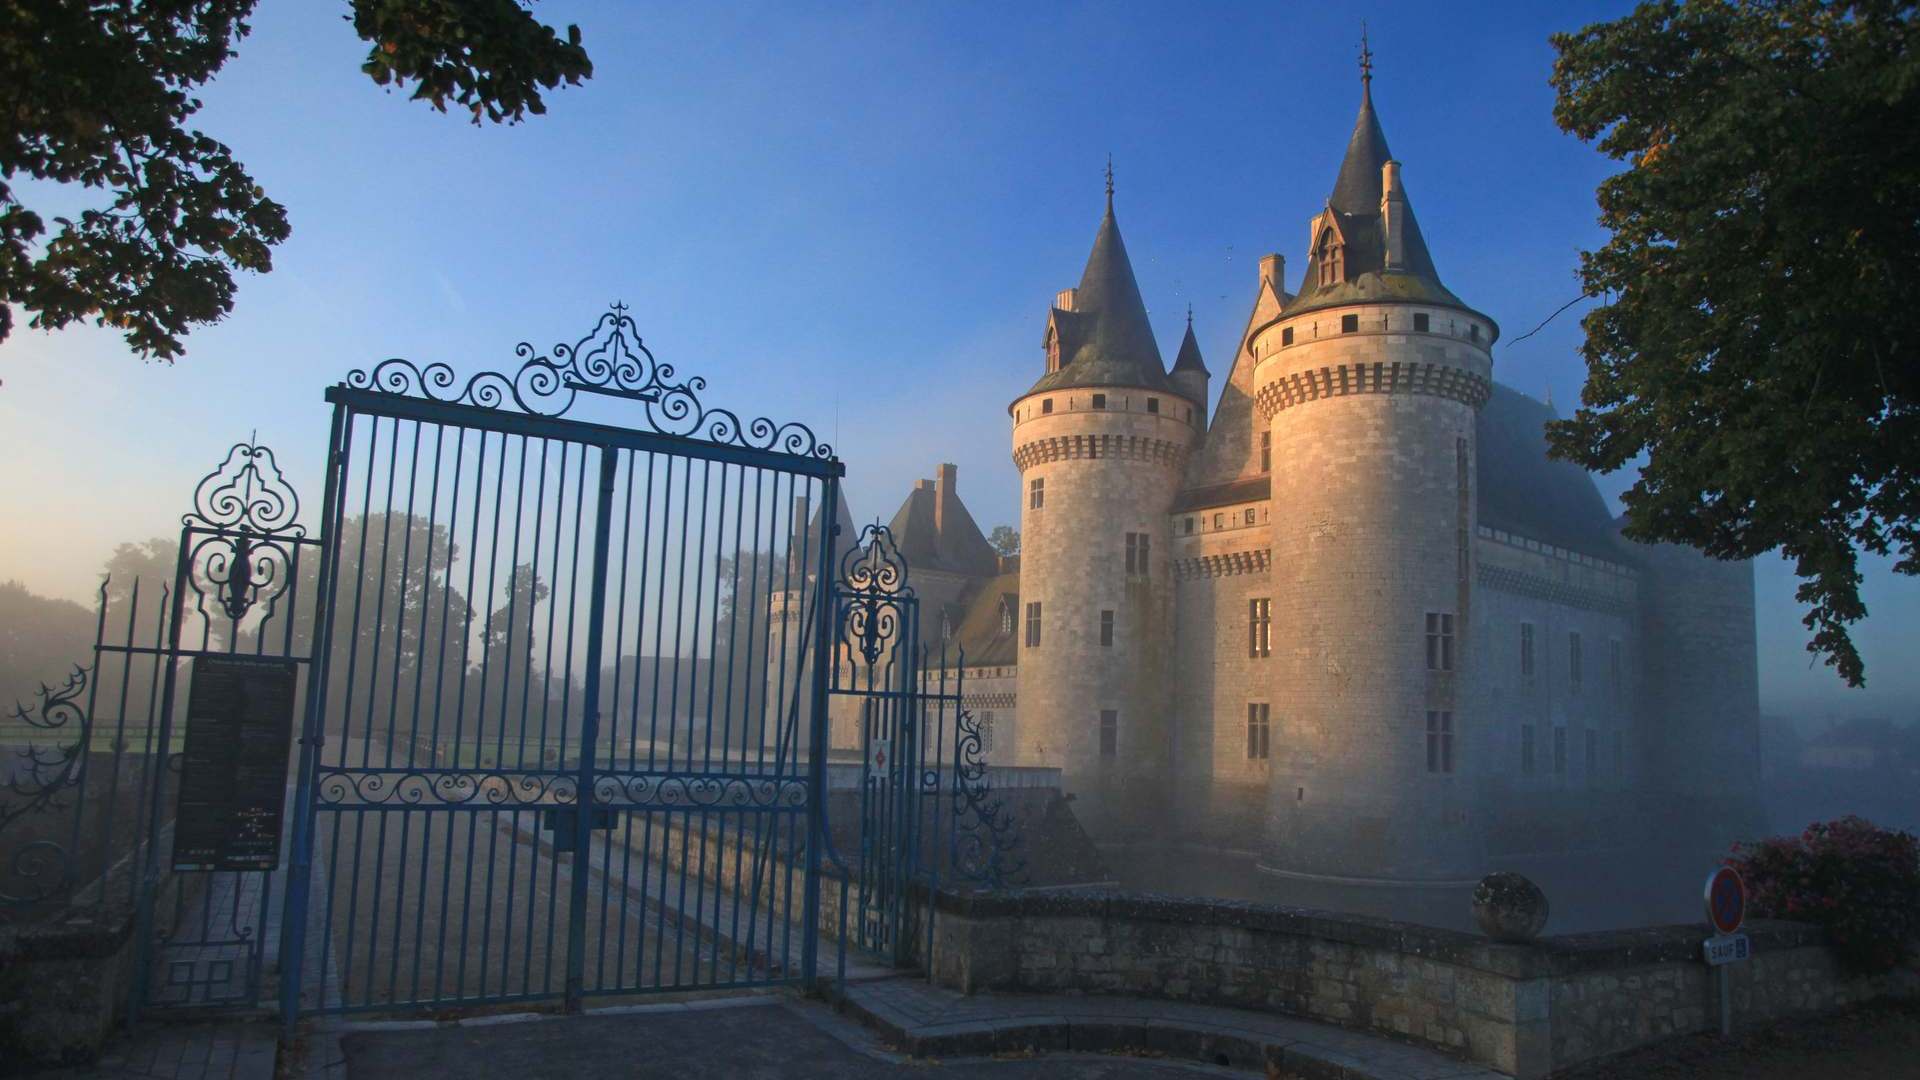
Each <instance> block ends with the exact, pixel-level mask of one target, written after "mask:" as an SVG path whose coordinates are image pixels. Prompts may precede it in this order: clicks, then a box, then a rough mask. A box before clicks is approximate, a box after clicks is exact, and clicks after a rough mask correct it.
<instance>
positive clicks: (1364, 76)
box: [1360, 19, 1373, 97]
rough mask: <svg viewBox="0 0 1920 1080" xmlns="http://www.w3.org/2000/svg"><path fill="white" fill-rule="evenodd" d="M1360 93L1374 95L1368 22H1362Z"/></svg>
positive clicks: (1362, 20)
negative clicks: (1368, 43) (1368, 42)
mask: <svg viewBox="0 0 1920 1080" xmlns="http://www.w3.org/2000/svg"><path fill="white" fill-rule="evenodd" d="M1360 92H1361V93H1362V94H1365V95H1367V96H1369V97H1371V96H1372V94H1373V50H1372V49H1371V48H1369V47H1368V45H1367V20H1365V19H1361V20H1360Z"/></svg>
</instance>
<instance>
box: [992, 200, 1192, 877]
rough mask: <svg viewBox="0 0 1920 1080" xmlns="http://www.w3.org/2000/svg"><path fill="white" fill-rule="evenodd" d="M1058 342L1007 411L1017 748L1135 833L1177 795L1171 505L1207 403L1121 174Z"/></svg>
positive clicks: (1107, 828) (1071, 293) (1102, 837)
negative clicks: (1194, 388)
mask: <svg viewBox="0 0 1920 1080" xmlns="http://www.w3.org/2000/svg"><path fill="white" fill-rule="evenodd" d="M1044 346H1045V349H1046V356H1047V360H1046V371H1045V373H1044V374H1043V375H1042V376H1041V377H1040V380H1039V381H1038V382H1036V383H1035V384H1034V385H1033V388H1032V389H1031V390H1029V391H1027V392H1026V393H1025V394H1023V395H1021V396H1020V397H1019V398H1017V399H1015V400H1014V402H1013V404H1012V405H1011V406H1010V407H1009V409H1008V411H1009V413H1010V414H1011V415H1012V418H1013V460H1014V464H1015V465H1017V466H1018V467H1019V469H1020V478H1021V508H1022V509H1021V514H1020V549H1021V550H1020V610H1019V612H1018V626H1017V628H1016V635H1017V640H1018V642H1019V648H1020V654H1019V657H1020V658H1019V664H1018V666H1017V669H1016V670H1017V672H1018V676H1017V677H1018V700H1019V703H1020V706H1019V707H1020V725H1019V737H1018V741H1017V745H1016V751H1015V753H1016V759H1017V762H1018V763H1019V764H1021V765H1038V766H1047V767H1052V768H1058V769H1060V770H1062V773H1063V787H1064V790H1065V791H1067V792H1068V793H1071V794H1072V795H1073V796H1074V798H1075V800H1076V801H1075V812H1076V814H1078V816H1079V817H1080V819H1081V821H1082V822H1083V823H1084V824H1085V825H1086V826H1087V828H1088V830H1089V832H1090V833H1091V834H1092V835H1093V837H1094V838H1095V839H1096V840H1099V841H1102V842H1109V843H1126V842H1129V841H1131V840H1134V839H1137V838H1140V837H1142V836H1143V835H1145V834H1146V833H1147V831H1148V830H1149V829H1153V828H1155V827H1156V824H1157V825H1161V826H1163V825H1164V823H1165V820H1166V818H1165V813H1166V807H1167V806H1168V805H1169V804H1170V801H1171V800H1170V797H1169V796H1170V793H1169V792H1168V791H1167V784H1168V782H1169V780H1168V778H1169V776H1170V761H1171V747H1172V737H1171V730H1170V727H1169V724H1170V712H1171V692H1170V691H1171V681H1172V678H1173V670H1172V663H1171V656H1172V652H1173V647H1172V646H1173V638H1172V623H1173V607H1172V605H1173V583H1172V581H1171V580H1169V578H1170V569H1169V562H1168V558H1167V556H1168V553H1169V550H1170V548H1171V544H1170V540H1171V537H1170V535H1169V526H1168V518H1167V511H1168V508H1169V507H1170V506H1171V505H1172V502H1173V498H1174V494H1175V492H1176V490H1177V489H1178V488H1179V486H1180V478H1181V474H1182V472H1183V471H1184V469H1185V466H1186V460H1187V454H1188V452H1189V450H1190V448H1191V447H1192V445H1193V441H1194V436H1195V432H1196V430H1197V428H1198V426H1199V425H1200V424H1202V423H1203V422H1204V419H1203V417H1204V413H1205V401H1204V390H1203V391H1202V397H1203V400H1200V401H1194V400H1192V399H1190V398H1189V397H1187V396H1185V395H1184V394H1183V393H1182V392H1181V390H1179V389H1177V388H1176V387H1175V385H1174V384H1173V383H1172V382H1171V381H1170V380H1169V379H1168V376H1167V372H1166V370H1165V368H1164V366H1163V364H1162V361H1161V358H1160V350H1159V347H1158V345H1157V344H1156V343H1155V341H1154V337H1153V328H1152V326H1151V325H1150V324H1149V322H1148V320H1147V311H1146V306H1145V304H1144V303H1142V301H1141V298H1140V288H1139V285H1138V284H1137V283H1136V282H1135V280H1134V276H1133V267H1132V265H1131V264H1130V263H1129V261H1128V259H1127V249H1126V245H1125V244H1124V243H1122V242H1121V239H1120V228H1119V226H1118V224H1117V223H1116V222H1115V220H1114V216H1113V190H1112V184H1111V178H1109V184H1108V190H1107V212H1106V216H1105V217H1104V218H1103V219H1102V220H1101V222H1100V231H1099V234H1098V235H1097V236H1096V237H1095V239H1094V244H1093V252H1092V254H1090V255H1089V256H1088V258H1087V265H1086V270H1085V272H1084V273H1083V274H1082V275H1081V278H1080V285H1079V287H1077V288H1074V289H1069V290H1067V291H1065V292H1062V293H1060V294H1059V297H1058V299H1057V300H1056V302H1055V304H1054V308H1053V310H1052V312H1051V313H1050V316H1049V318H1048V320H1047V331H1046V337H1045V341H1044ZM1200 385H1201V386H1202V387H1204V382H1202V383H1201V384H1200Z"/></svg>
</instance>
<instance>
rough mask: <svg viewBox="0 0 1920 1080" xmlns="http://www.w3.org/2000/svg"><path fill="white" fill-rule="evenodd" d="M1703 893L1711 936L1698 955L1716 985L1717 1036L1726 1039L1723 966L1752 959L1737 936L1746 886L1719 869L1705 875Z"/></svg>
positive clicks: (1728, 1006)
mask: <svg viewBox="0 0 1920 1080" xmlns="http://www.w3.org/2000/svg"><path fill="white" fill-rule="evenodd" d="M1705 893H1706V895H1705V900H1706V906H1707V923H1708V924H1709V925H1711V926H1712V927H1713V931H1714V934H1713V936H1712V937H1710V938H1708V939H1707V940H1705V941H1703V942H1701V943H1700V951H1701V956H1702V958H1703V959H1705V960H1706V962H1707V964H1708V966H1710V967H1712V968H1713V970H1714V976H1715V979H1716V981H1718V983H1719V984H1720V985H1719V989H1720V1034H1721V1035H1723V1036H1729V1035H1732V1034H1733V994H1732V992H1731V988H1730V987H1729V985H1728V984H1729V982H1730V979H1729V978H1728V972H1727V965H1728V964H1732V963H1735V962H1737V961H1740V960H1745V959H1747V958H1748V957H1750V956H1752V955H1753V950H1752V946H1751V945H1749V944H1748V942H1747V935H1745V934H1742V933H1740V924H1741V923H1743V922H1745V921H1746V918H1747V883H1746V882H1744V881H1742V880H1740V874H1739V872H1738V871H1736V870H1735V869H1734V868H1733V867H1731V866H1722V867H1719V868H1718V869H1716V870H1714V872H1713V873H1711V874H1708V875H1707V887H1706V890H1705Z"/></svg>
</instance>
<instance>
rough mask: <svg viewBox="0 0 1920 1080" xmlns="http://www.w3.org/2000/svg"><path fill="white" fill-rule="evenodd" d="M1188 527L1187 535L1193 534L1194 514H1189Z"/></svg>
mask: <svg viewBox="0 0 1920 1080" xmlns="http://www.w3.org/2000/svg"><path fill="white" fill-rule="evenodd" d="M1186 528H1187V535H1188V536H1192V535H1193V515H1192V514H1188V515H1187V525H1186Z"/></svg>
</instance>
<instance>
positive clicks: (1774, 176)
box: [1548, 0, 1920, 685]
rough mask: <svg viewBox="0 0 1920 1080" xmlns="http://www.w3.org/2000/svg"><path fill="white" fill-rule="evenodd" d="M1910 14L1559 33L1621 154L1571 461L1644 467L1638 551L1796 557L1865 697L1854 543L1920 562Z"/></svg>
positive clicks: (1670, 19)
mask: <svg viewBox="0 0 1920 1080" xmlns="http://www.w3.org/2000/svg"><path fill="white" fill-rule="evenodd" d="M1915 8H1916V5H1915V4H1913V3H1911V2H1899V0H1861V2H1845V0H1840V2H1822V0H1738V2H1734V0H1662V2H1655V3H1647V4H1643V5H1641V6H1640V7H1639V8H1638V9H1636V10H1635V11H1634V12H1633V13H1632V14H1631V15H1628V16H1626V17H1625V18H1622V19H1619V20H1616V21H1614V22H1609V23H1600V24H1596V25H1594V26H1589V27H1587V28H1586V29H1584V30H1581V31H1580V32H1578V33H1572V34H1559V35H1555V37H1554V38H1553V44H1554V47H1555V48H1556V49H1557V50H1558V52H1559V56H1558V58H1557V60H1556V61H1555V64H1554V71H1553V79H1552V82H1553V86H1554V88H1555V90H1556V91H1557V92H1558V95H1559V96H1558V101H1557V103H1556V105H1555V107H1554V117H1555V119H1556V120H1557V121H1558V122H1559V124H1560V126H1561V128H1562V129H1564V130H1566V131H1568V132H1570V133H1572V134H1574V135H1577V136H1579V137H1580V138H1582V139H1585V140H1589V141H1592V140H1598V146H1599V149H1600V150H1602V151H1603V152H1605V153H1606V154H1608V155H1609V156H1611V157H1612V158H1614V159H1616V160H1621V161H1625V162H1627V163H1628V168H1627V169H1626V170H1625V171H1624V172H1621V173H1619V174H1617V175H1615V176H1612V177H1609V178H1608V179H1607V180H1606V181H1604V182H1603V183H1602V184H1601V185H1600V188H1599V191H1598V201H1599V206H1600V221H1601V224H1602V225H1604V226H1605V227H1606V228H1607V229H1608V230H1610V232H1611V233H1612V235H1611V237H1610V238H1609V240H1608V241H1607V243H1606V244H1605V246H1603V247H1602V248H1600V250H1598V251H1591V252H1585V253H1583V254H1582V256H1581V265H1580V278H1581V281H1582V282H1583V284H1584V285H1585V287H1586V291H1587V292H1588V294H1590V295H1593V296H1598V297H1602V298H1603V302H1602V303H1601V304H1599V305H1598V306H1596V307H1595V308H1593V309H1592V310H1591V311H1589V312H1588V313H1587V315H1586V317H1585V319H1584V321H1583V325H1584V327H1585V330H1586V341H1585V344H1584V346H1583V348H1582V354H1583V356H1584V357H1585V359H1586V362H1587V367H1588V373H1589V374H1588V379H1587V384H1586V389H1585V391H1584V392H1583V393H1582V396H1581V402H1582V406H1581V408H1580V409H1579V410H1578V411H1577V412H1576V413H1575V414H1574V415H1573V416H1572V417H1571V418H1569V419H1567V420H1564V421H1558V422H1555V423H1553V424H1551V425H1549V427H1548V438H1549V441H1550V443H1551V446H1552V451H1553V453H1554V454H1555V455H1557V456H1560V457H1563V458H1566V459H1568V460H1572V461H1575V462H1578V463H1580V464H1581V465H1583V466H1586V467H1587V468H1590V469H1598V470H1601V471H1611V470H1614V469H1618V468H1621V467H1623V466H1625V465H1627V464H1629V463H1631V462H1632V461H1634V460H1635V459H1636V458H1637V457H1639V455H1641V454H1645V455H1646V463H1645V466H1644V467H1643V468H1642V470H1641V472H1640V476H1639V478H1638V480H1637V481H1636V482H1635V483H1634V485H1633V486H1632V487H1631V488H1630V489H1629V490H1628V491H1627V492H1626V494H1625V496H1624V501H1625V503H1626V506H1627V511H1628V524H1627V527H1626V534H1627V536H1629V537H1631V538H1633V539H1636V540H1645V541H1670V542H1675V543H1681V544H1688V545H1692V546H1694V547H1697V548H1699V549H1701V550H1703V551H1705V552H1706V553H1707V554H1709V555H1712V556H1715V557H1717V558H1723V559H1735V558H1751V557H1753V556H1756V555H1759V554H1761V553H1764V552H1767V551H1770V550H1775V549H1778V550H1780V551H1781V552H1782V553H1784V554H1785V555H1786V556H1787V557H1789V558H1791V559H1793V560H1794V561H1795V568H1796V572H1797V573H1798V575H1799V577H1800V579H1801V583H1800V587H1799V591H1798V597H1799V600H1800V601H1801V602H1802V603H1804V604H1806V605H1808V611H1807V615H1806V618H1805V623H1806V626H1807V628H1808V629H1809V630H1810V631H1813V635H1812V640H1811V641H1810V642H1809V643H1808V645H1807V648H1808V651H1810V652H1813V653H1816V654H1818V655H1820V656H1822V657H1823V658H1824V660H1825V662H1826V663H1827V664H1828V665H1830V666H1833V667H1835V668H1836V669H1837V670H1838V673H1839V675H1840V677H1841V678H1843V679H1845V680H1846V681H1847V682H1848V683H1849V684H1851V685H1859V684H1860V683H1861V682H1862V681H1863V680H1864V667H1863V665H1862V662H1861V659H1860V654H1859V652H1858V650H1857V649H1856V648H1855V647H1854V645H1853V642H1852V640H1851V639H1850V638H1849V636H1848V632H1847V628H1848V626H1849V625H1850V624H1852V623H1853V622H1855V621H1857V620H1858V619H1860V618H1862V617H1863V616H1865V615H1866V613H1867V612H1866V607H1865V605H1864V604H1863V603H1862V602H1861V599H1860V571H1859V568H1858V560H1857V553H1858V551H1860V550H1864V551H1869V552H1873V553H1876V554H1888V553H1893V554H1895V555H1896V562H1895V565H1894V569H1895V570H1896V571H1897V572H1899V573H1903V574H1913V573H1916V572H1920V355H1916V351H1915V349H1916V343H1920V303H1916V302H1915V300H1914V298H1915V297H1916V296H1920V124H1916V123H1915V122H1914V117H1916V116H1920V28H1917V27H1916V19H1915Z"/></svg>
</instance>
